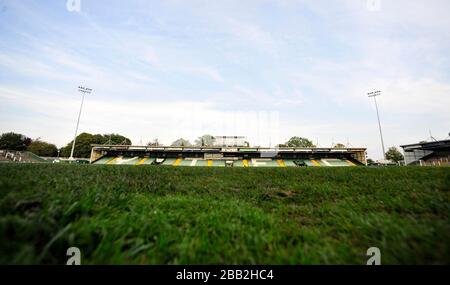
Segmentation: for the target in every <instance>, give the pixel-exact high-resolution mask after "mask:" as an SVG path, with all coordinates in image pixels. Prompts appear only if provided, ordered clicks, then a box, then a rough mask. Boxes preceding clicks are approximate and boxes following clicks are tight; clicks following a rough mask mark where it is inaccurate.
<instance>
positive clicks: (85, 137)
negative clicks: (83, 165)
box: [61, 133, 131, 158]
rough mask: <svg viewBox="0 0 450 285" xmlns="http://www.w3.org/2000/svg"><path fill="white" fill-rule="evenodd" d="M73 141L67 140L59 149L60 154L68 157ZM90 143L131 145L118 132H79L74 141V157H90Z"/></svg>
mask: <svg viewBox="0 0 450 285" xmlns="http://www.w3.org/2000/svg"><path fill="white" fill-rule="evenodd" d="M72 143H73V141H71V142H69V143H68V144H67V145H66V146H65V147H63V148H62V149H61V156H65V157H68V156H70V152H71V150H72ZM91 144H123V145H131V140H130V139H129V138H127V137H124V136H122V135H119V134H106V135H100V134H95V135H93V134H89V133H81V134H79V135H78V136H77V141H76V142H75V149H74V152H73V156H74V157H85V158H87V157H90V155H91V149H92V147H91Z"/></svg>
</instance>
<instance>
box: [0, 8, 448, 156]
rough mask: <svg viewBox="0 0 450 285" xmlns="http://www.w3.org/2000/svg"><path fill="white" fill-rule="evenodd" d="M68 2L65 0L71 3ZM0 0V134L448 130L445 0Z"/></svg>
mask: <svg viewBox="0 0 450 285" xmlns="http://www.w3.org/2000/svg"><path fill="white" fill-rule="evenodd" d="M74 1H76V0H74ZM80 3H81V6H80V8H81V9H80V10H79V11H70V10H73V9H67V0H52V1H32V0H21V1H17V0H0V132H6V131H16V132H21V133H24V134H27V135H28V136H30V137H32V138H37V137H40V138H41V139H43V140H47V141H50V142H53V143H56V144H57V145H58V146H63V145H65V144H66V143H67V142H69V141H70V140H71V139H72V137H73V133H74V129H75V123H76V117H77V112H78V108H79V104H80V99H81V98H80V94H78V92H77V86H78V85H85V86H88V87H90V88H92V89H93V90H94V92H93V94H91V95H89V96H88V97H86V101H85V106H84V109H83V114H82V118H81V123H80V132H81V131H86V132H92V133H111V132H115V133H121V134H123V135H126V136H128V137H129V138H131V139H132V141H133V143H135V144H139V143H146V142H148V141H150V140H153V139H154V138H159V140H160V141H161V142H163V143H166V144H169V143H170V142H171V141H173V140H175V139H177V138H179V137H184V138H188V139H190V140H192V141H193V140H194V139H195V138H196V137H197V136H199V135H201V134H205V133H210V134H213V135H246V136H247V137H248V139H249V140H250V142H251V143H253V144H254V145H262V146H268V145H272V146H273V145H274V144H276V143H279V142H284V141H286V140H287V139H288V138H289V137H291V136H294V135H297V136H304V137H308V138H310V139H312V140H313V141H314V142H316V141H318V142H319V145H320V146H324V147H327V146H330V145H331V144H332V143H333V142H334V143H337V142H341V143H344V144H346V143H347V141H348V142H349V143H350V145H352V146H355V147H357V146H362V147H367V148H368V153H369V156H370V157H373V158H375V159H378V158H381V155H382V153H381V147H380V143H379V136H378V129H377V121H376V114H375V109H374V106H373V101H371V100H369V99H368V98H367V95H366V94H367V92H369V91H372V90H381V91H382V96H381V97H379V101H378V102H379V108H380V114H381V120H382V124H383V132H384V137H385V143H386V146H394V145H395V146H398V145H401V144H407V143H413V142H416V141H419V140H424V139H427V138H428V137H429V134H428V133H429V130H431V131H432V133H433V136H435V137H437V138H445V137H447V135H448V133H449V132H450V124H449V123H450V112H449V106H450V83H449V79H450V56H449V50H450V37H449V34H450V17H448V15H447V13H448V11H450V2H449V1H446V0H442V1H438V0H435V1H419V0H416V1H402V0H395V1H386V0H380V1H377V0H369V1H367V0H348V1H345V0H342V1H329V0H328V1H320V0H319V1H317V0H316V1H312V0H311V1H290V0H285V1H263V0H261V1H250V0H246V1H231V0H229V1H225V0H224V1H193V0H188V1H106V0H104V1H103V0H80Z"/></svg>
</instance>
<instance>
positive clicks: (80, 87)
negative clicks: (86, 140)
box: [69, 86, 92, 160]
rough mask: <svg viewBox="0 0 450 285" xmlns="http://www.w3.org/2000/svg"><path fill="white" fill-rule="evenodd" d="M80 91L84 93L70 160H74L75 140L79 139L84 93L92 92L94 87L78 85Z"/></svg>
mask: <svg viewBox="0 0 450 285" xmlns="http://www.w3.org/2000/svg"><path fill="white" fill-rule="evenodd" d="M78 91H79V92H81V93H82V94H83V95H82V97H81V106H80V111H79V113H78V120H77V127H76V128H75V137H74V138H73V143H72V150H71V151H70V157H69V160H74V158H73V152H74V150H75V142H76V140H77V134H78V126H79V125H80V117H81V111H82V109H83V102H84V95H85V94H86V93H87V94H91V92H92V89H91V88H87V87H84V86H78Z"/></svg>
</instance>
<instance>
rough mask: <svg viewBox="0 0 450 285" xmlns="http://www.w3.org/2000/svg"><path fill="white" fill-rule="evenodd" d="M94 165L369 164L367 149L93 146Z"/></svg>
mask: <svg viewBox="0 0 450 285" xmlns="http://www.w3.org/2000/svg"><path fill="white" fill-rule="evenodd" d="M90 161H91V163H93V164H113V165H117V164H122V165H150V164H151V165H171V166H207V167H208V166H223V167H225V166H227V167H296V166H316V167H317V166H357V165H365V164H366V149H365V148H299V147H283V148H265V147H248V146H236V147H230V146H226V147H221V146H211V147H206V146H205V147H172V146H157V147H155V146H131V145H93V146H92V152H91V158H90Z"/></svg>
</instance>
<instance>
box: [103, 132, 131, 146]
mask: <svg viewBox="0 0 450 285" xmlns="http://www.w3.org/2000/svg"><path fill="white" fill-rule="evenodd" d="M103 137H104V140H105V143H107V144H116V145H117V144H118V145H131V140H130V139H129V138H127V137H124V136H122V135H119V134H105V135H103Z"/></svg>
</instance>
